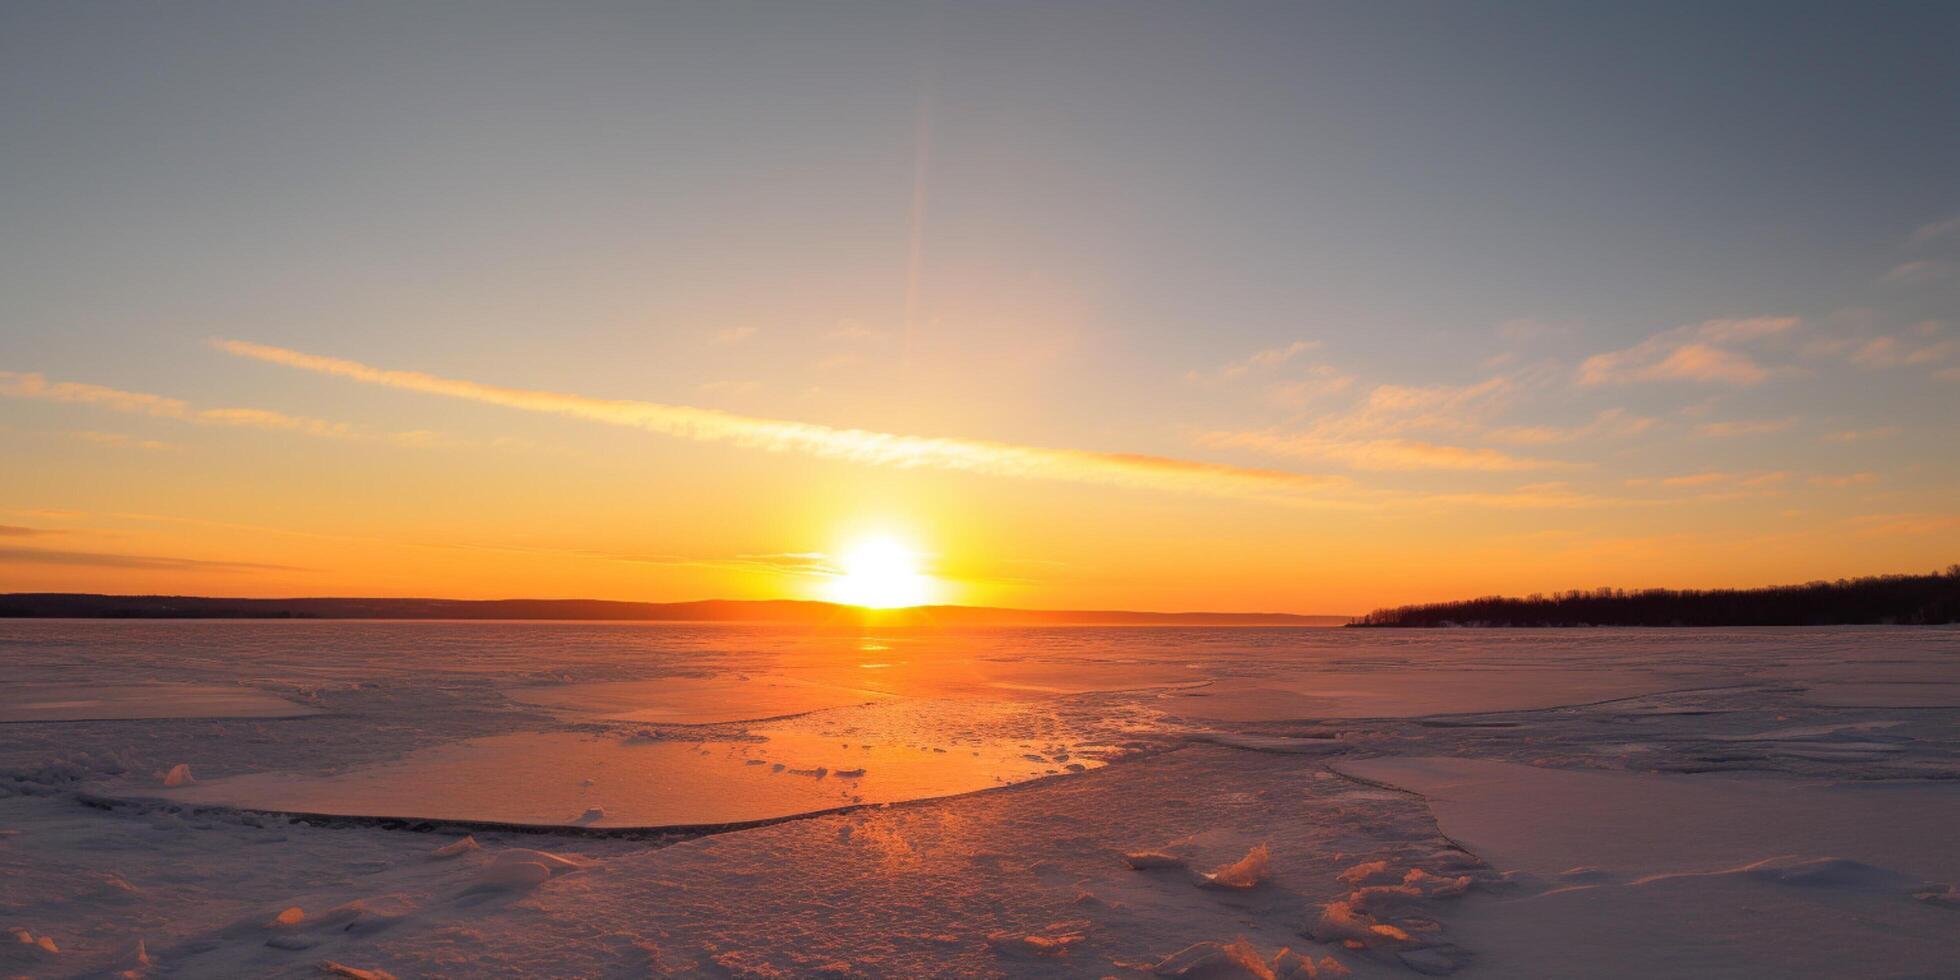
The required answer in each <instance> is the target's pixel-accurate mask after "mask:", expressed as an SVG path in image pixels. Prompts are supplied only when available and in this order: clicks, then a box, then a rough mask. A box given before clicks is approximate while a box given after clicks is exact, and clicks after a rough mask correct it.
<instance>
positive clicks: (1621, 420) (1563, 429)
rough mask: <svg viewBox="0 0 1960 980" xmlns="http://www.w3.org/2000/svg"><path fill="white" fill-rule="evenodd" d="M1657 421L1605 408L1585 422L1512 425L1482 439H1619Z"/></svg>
mask: <svg viewBox="0 0 1960 980" xmlns="http://www.w3.org/2000/svg"><path fill="white" fill-rule="evenodd" d="M1657 424H1659V420H1658V419H1654V418H1649V417H1647V416H1644V415H1634V414H1633V413H1631V412H1628V411H1627V410H1626V409H1623V408H1609V409H1606V410H1605V411H1603V412H1600V413H1599V414H1598V415H1595V416H1593V420H1592V421H1591V422H1588V423H1586V424H1585V425H1576V426H1556V425H1513V426H1506V427H1504V428H1501V429H1492V430H1491V431H1490V432H1489V433H1487V434H1486V436H1485V438H1488V439H1491V440H1493V441H1496V442H1504V443H1510V444H1512V445H1516V446H1550V445H1557V444H1560V443H1568V442H1577V441H1579V440H1581V439H1623V438H1627V437H1630V436H1637V435H1640V434H1641V433H1644V432H1647V431H1648V430H1650V429H1652V428H1653V427H1654V426H1655V425H1657Z"/></svg>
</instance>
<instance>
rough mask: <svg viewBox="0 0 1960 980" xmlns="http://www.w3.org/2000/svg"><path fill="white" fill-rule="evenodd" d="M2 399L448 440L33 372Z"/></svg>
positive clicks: (9, 386)
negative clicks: (197, 403)
mask: <svg viewBox="0 0 1960 980" xmlns="http://www.w3.org/2000/svg"><path fill="white" fill-rule="evenodd" d="M0 397H6V398H18V399H28V400H35V401H51V402H63V403H67V404H72V405H90V406H94V407H97V408H106V409H109V410H111V411H117V412H125V413H129V414H133V415H147V416H149V417H151V418H162V419H171V420H174V421H178V422H190V423H193V424H197V425H216V426H227V427H231V428H245V429H263V430H267V431H272V432H294V433H299V434H302V435H309V436H319V437H321V438H327V439H359V440H373V441H377V442H387V443H392V444H395V445H401V446H429V445H436V444H439V443H442V442H444V441H445V440H444V438H443V437H442V436H441V435H440V434H439V433H435V432H429V431H425V430H415V431H409V432H370V431H367V430H364V429H361V428H359V427H357V426H354V425H351V424H348V423H346V422H332V421H328V420H326V419H316V418H307V417H305V416H301V415H288V414H286V413H284V412H275V411H272V410H270V409H264V408H202V409H200V408H193V407H192V406H191V404H190V403H189V402H186V401H184V400H183V399H181V398H170V397H167V396H164V395H153V394H149V393H147V392H141V391H122V390H119V389H116V388H105V387H103V386H101V385H95V384H86V383H83V382H77V381H49V380H47V379H46V378H44V377H42V376H41V375H39V374H35V373H32V372H28V373H22V372H17V371H0ZM77 435H78V436H79V437H81V438H84V439H88V440H90V441H92V442H99V443H103V444H105V445H134V446H138V447H139V448H146V449H147V448H164V447H166V446H167V444H166V443H161V442H156V441H154V440H133V439H128V437H122V436H119V435H117V434H115V433H100V432H94V433H77ZM125 440H127V441H125Z"/></svg>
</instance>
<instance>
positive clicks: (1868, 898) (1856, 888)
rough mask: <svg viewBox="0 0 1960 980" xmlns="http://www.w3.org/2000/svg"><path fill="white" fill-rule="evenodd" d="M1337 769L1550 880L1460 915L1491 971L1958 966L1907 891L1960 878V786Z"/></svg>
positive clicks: (1922, 905) (1942, 924) (1941, 922)
mask: <svg viewBox="0 0 1960 980" xmlns="http://www.w3.org/2000/svg"><path fill="white" fill-rule="evenodd" d="M1336 768H1338V769H1340V770H1341V771H1343V772H1347V773H1349V774H1351V775H1355V776H1358V777H1361V778H1363V779H1368V780H1373V781H1378V782H1384V783H1388V784H1392V785H1395V786H1398V787H1401V788H1404V789H1408V790H1412V791H1414V792H1417V793H1420V794H1422V795H1423V796H1424V797H1425V798H1427V800H1428V802H1429V806H1430V808H1431V810H1432V811H1433V812H1434V813H1435V815H1436V818H1437V822H1438V823H1439V824H1440V826H1441V828H1442V831H1443V833H1445V834H1447V835H1449V836H1450V837H1451V838H1453V839H1455V840H1457V841H1459V842H1461V843H1462V844H1463V845H1464V846H1465V847H1467V848H1469V849H1470V850H1471V851H1473V852H1475V853H1477V854H1478V855H1479V856H1481V857H1483V858H1484V859H1485V860H1487V861H1489V862H1490V863H1491V864H1492V865H1494V866H1496V867H1497V868H1498V869H1499V870H1506V871H1509V870H1521V871H1524V872H1527V873H1529V874H1530V875H1533V876H1535V877H1536V878H1537V879H1539V880H1540V881H1541V882H1542V887H1540V888H1529V887H1527V888H1524V889H1522V890H1520V891H1519V892H1517V893H1516V895H1515V897H1511V898H1505V899H1499V900H1492V901H1485V902H1481V903H1479V902H1472V903H1469V904H1466V905H1463V906H1461V907H1460V908H1459V909H1458V910H1457V911H1456V912H1455V913H1453V915H1452V918H1451V926H1450V927H1451V930H1452V932H1453V933H1454V934H1455V935H1456V936H1457V937H1458V940H1459V941H1460V942H1461V943H1462V944H1463V945H1464V946H1466V947H1468V948H1471V949H1475V950H1476V951H1477V964H1478V966H1479V968H1480V969H1485V970H1488V971H1489V972H1490V973H1491V975H1493V976H1591V977H1640V978H1651V977H1656V976H1734V977H1747V976H1788V977H1813V976H1814V977H1823V976H1831V977H1836V976H1845V975H1858V976H1937V975H1941V972H1942V971H1943V970H1947V969H1949V968H1950V967H1951V964H1953V963H1954V962H1960V929H1956V925H1957V924H1956V922H1955V921H1954V919H1953V913H1952V911H1950V910H1947V909H1942V908H1938V907H1937V906H1936V904H1935V903H1930V902H1927V901H1924V900H1915V898H1916V896H1917V895H1918V894H1919V893H1920V892H1924V891H1925V890H1926V889H1927V888H1928V887H1930V886H1928V885H1925V884H1923V883H1925V882H1930V881H1952V880H1953V879H1954V877H1955V876H1956V875H1960V849H1956V848H1954V847H1952V846H1950V845H1949V844H1947V843H1946V842H1947V841H1949V840H1950V839H1951V834H1952V828H1953V827H1954V826H1956V825H1960V786H1953V785H1946V784H1899V783H1888V784H1852V785H1830V784H1818V783H1805V782H1793V781H1783V780H1770V779H1743V778H1732V777H1724V776H1669V775H1655V774H1635V773H1626V772H1573V771H1566V770H1554V769H1544V768H1538V767H1533V766H1524V765H1516V764H1512V763H1504V762H1490V761H1482V760H1473V759H1461V758H1391V759H1369V760H1350V761H1343V762H1340V763H1338V764H1337V766H1336ZM1915 883H1919V884H1915ZM1629 935H1634V936H1643V937H1649V938H1650V940H1652V941H1646V942H1638V943H1628V942H1626V941H1625V937H1627V936H1629ZM1604 949H1611V950H1612V951H1613V953H1612V955H1611V956H1610V957H1604V958H1602V957H1601V956H1600V953H1599V951H1600V950H1604Z"/></svg>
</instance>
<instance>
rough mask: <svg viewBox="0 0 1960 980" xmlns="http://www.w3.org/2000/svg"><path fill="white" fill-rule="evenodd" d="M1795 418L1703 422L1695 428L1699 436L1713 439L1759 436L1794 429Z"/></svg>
mask: <svg viewBox="0 0 1960 980" xmlns="http://www.w3.org/2000/svg"><path fill="white" fill-rule="evenodd" d="M1796 424H1797V419H1796V417H1795V416H1790V417H1788V418H1780V419H1732V420H1729V421H1726V422H1703V423H1702V424H1700V425H1697V426H1695V432H1696V433H1697V434H1699V435H1704V436H1712V437H1715V438H1718V439H1719V438H1727V437H1731V436H1761V435H1769V434H1770V433H1774V432H1787V431H1789V430H1790V429H1792V428H1795V427H1796Z"/></svg>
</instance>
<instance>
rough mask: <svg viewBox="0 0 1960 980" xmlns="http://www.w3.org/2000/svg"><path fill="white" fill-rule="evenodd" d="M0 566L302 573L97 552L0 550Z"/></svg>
mask: <svg viewBox="0 0 1960 980" xmlns="http://www.w3.org/2000/svg"><path fill="white" fill-rule="evenodd" d="M0 565H68V566H75V567H81V568H124V569H136V570H141V571H162V572H304V571H309V569H304V568H299V567H296V566H293V565H265V564H259V563H256V562H243V561H205V560H202V559H197V558H171V557H167V556H160V555H118V554H111V553H106V552H99V551H57V550H54V549H50V548H0Z"/></svg>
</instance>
